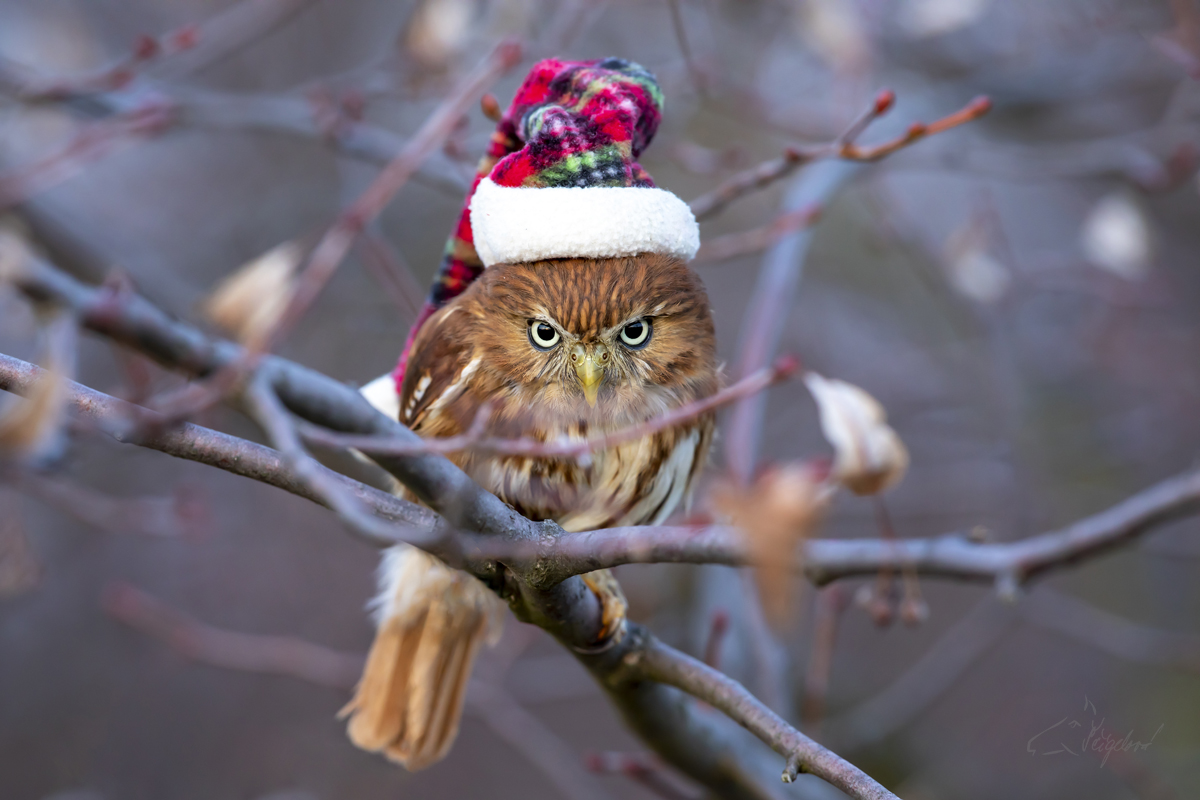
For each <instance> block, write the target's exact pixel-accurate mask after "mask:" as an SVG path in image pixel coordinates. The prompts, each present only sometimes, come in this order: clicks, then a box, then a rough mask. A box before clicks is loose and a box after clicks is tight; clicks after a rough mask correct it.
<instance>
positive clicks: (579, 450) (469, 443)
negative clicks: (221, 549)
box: [303, 357, 800, 458]
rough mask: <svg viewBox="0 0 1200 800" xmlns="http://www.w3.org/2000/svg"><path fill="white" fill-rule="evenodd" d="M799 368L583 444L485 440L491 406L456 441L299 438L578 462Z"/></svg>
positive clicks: (751, 380)
mask: <svg viewBox="0 0 1200 800" xmlns="http://www.w3.org/2000/svg"><path fill="white" fill-rule="evenodd" d="M799 368H800V362H799V361H798V360H796V359H795V358H792V357H784V358H780V359H779V360H778V361H776V363H775V365H774V366H773V367H770V368H768V369H764V370H759V371H758V372H756V373H754V374H753V375H750V376H749V377H747V378H745V379H743V380H740V381H738V382H737V383H735V384H733V385H732V386H727V387H725V388H724V389H722V390H720V391H719V392H717V393H716V394H714V395H712V396H710V397H706V398H704V399H702V400H693V401H692V402H690V403H685V404H683V405H682V406H680V407H679V408H676V409H674V410H672V411H669V412H667V413H665V414H662V415H660V416H657V417H653V418H652V419H649V420H646V421H645V422H642V423H640V424H638V425H631V426H630V427H628V428H622V429H621V430H618V431H614V432H612V433H606V434H602V435H600V436H592V437H589V438H587V439H584V440H583V441H570V440H563V439H559V440H554V441H549V442H539V441H535V440H532V439H525V438H522V439H495V438H489V437H487V436H485V432H486V424H487V420H488V417H489V416H490V414H491V408H490V407H484V408H482V409H480V412H479V413H478V414H477V415H476V417H475V420H474V422H472V424H471V427H470V428H468V429H467V431H465V432H464V433H462V434H460V435H458V436H448V437H446V438H444V439H426V440H423V441H421V442H411V441H407V440H396V439H392V438H385V437H378V436H352V435H345V434H338V433H331V432H330V431H327V430H322V429H320V428H317V427H316V426H312V425H307V426H304V428H303V432H304V437H305V438H306V439H308V440H309V441H312V442H316V443H319V444H324V445H328V446H331V447H353V448H355V449H357V450H361V451H362V452H363V453H366V454H368V455H376V456H383V455H389V456H396V455H418V454H422V453H440V454H447V453H457V452H461V451H463V450H478V451H481V452H489V453H498V454H502V455H524V456H540V457H553V458H583V457H586V456H588V455H589V454H591V453H593V452H595V451H597V450H604V449H607V448H610V447H616V446H617V445H620V444H625V443H626V442H632V441H636V440H637V439H641V438H642V437H644V436H649V435H650V434H652V433H655V432H657V431H661V430H663V429H665V428H670V427H673V426H675V425H681V424H683V423H685V422H689V421H691V420H693V419H695V418H696V417H699V416H701V415H703V414H707V413H708V412H710V411H714V410H716V409H718V408H721V407H723V406H726V405H728V404H730V403H734V402H737V401H738V400H740V399H742V398H744V397H748V396H750V395H754V394H757V393H759V392H761V391H763V390H765V389H767V388H768V387H770V386H772V385H774V384H776V383H778V382H780V381H782V380H786V379H787V378H789V377H791V376H792V375H794V374H795V373H796V371H797V370H798V369H799Z"/></svg>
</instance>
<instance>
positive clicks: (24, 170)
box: [0, 103, 171, 211]
mask: <svg viewBox="0 0 1200 800" xmlns="http://www.w3.org/2000/svg"><path fill="white" fill-rule="evenodd" d="M170 123H171V112H170V109H169V107H167V106H164V105H162V104H158V103H149V104H144V105H142V106H140V107H139V108H137V109H134V110H132V111H130V112H128V113H125V114H120V115H117V116H114V117H111V118H108V119H104V120H100V121H98V122H93V123H89V124H85V125H84V126H83V127H82V128H81V129H80V130H79V132H78V133H76V134H75V135H74V136H72V137H71V138H70V140H68V141H67V142H66V144H64V145H62V146H61V147H58V148H57V149H55V150H54V151H53V152H51V153H49V154H47V155H45V156H42V157H41V158H39V159H38V160H36V161H34V162H33V163H32V164H27V165H25V166H22V167H18V168H16V169H15V170H11V171H9V172H6V173H4V174H2V175H0V211H4V210H6V209H9V208H11V207H12V206H15V205H17V204H19V203H22V202H24V201H25V200H27V199H29V197H31V196H32V195H34V194H37V193H38V192H41V191H44V190H46V189H49V188H51V187H52V186H54V185H55V184H58V183H61V182H62V181H65V180H67V179H68V178H70V177H71V176H73V175H74V174H75V173H76V172H77V171H78V170H80V169H81V168H82V167H83V166H84V165H85V164H87V163H88V162H92V161H96V160H99V159H100V158H103V157H104V156H106V155H108V154H109V153H111V152H113V150H115V149H116V148H117V147H118V146H119V145H120V144H122V143H127V142H129V141H132V140H134V139H137V138H140V137H149V136H153V135H155V134H158V133H161V132H162V131H163V130H165V129H166V128H167V127H168V126H169V125H170Z"/></svg>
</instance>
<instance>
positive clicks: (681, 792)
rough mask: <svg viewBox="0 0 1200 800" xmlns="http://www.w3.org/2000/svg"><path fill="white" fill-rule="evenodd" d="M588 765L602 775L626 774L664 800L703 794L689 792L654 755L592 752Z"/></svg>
mask: <svg viewBox="0 0 1200 800" xmlns="http://www.w3.org/2000/svg"><path fill="white" fill-rule="evenodd" d="M584 764H585V765H586V766H587V768H588V770H589V771H591V772H595V773H596V774H598V775H624V776H625V777H626V778H629V779H630V780H632V781H634V782H635V783H637V784H639V785H640V786H642V788H644V789H646V790H647V791H649V792H650V793H651V794H653V795H655V796H656V797H661V798H663V800H697V799H698V798H699V794H697V793H696V792H695V791H687V790H686V788H685V787H684V786H682V785H680V782H679V781H678V780H674V779H673V778H674V776H673V775H671V773H669V772H667V768H666V766H665V765H664V764H663V763H662V762H661V761H659V760H658V759H657V758H655V757H654V756H653V755H651V754H650V753H617V752H612V751H609V752H605V753H590V754H589V755H588V756H587V757H586V758H585V759H584Z"/></svg>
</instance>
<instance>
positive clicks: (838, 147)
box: [689, 90, 992, 219]
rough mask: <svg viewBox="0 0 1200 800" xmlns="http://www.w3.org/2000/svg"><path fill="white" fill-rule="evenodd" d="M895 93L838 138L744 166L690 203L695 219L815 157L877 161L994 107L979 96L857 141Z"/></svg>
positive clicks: (880, 99)
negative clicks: (876, 139)
mask: <svg viewBox="0 0 1200 800" xmlns="http://www.w3.org/2000/svg"><path fill="white" fill-rule="evenodd" d="M895 100H896V96H895V95H894V94H893V93H892V92H891V91H888V90H884V91H882V92H880V93H879V94H878V96H876V98H875V102H874V103H872V104H871V107H870V108H868V109H867V110H866V111H864V112H863V113H862V114H861V115H860V116H859V118H858V119H857V120H855V121H854V122H853V123H852V124H851V125H850V127H849V128H847V129H846V131H845V132H844V133H842V135H841V136H839V137H838V138H837V139H836V140H834V141H832V142H830V143H828V144H823V145H816V146H808V147H802V146H799V145H793V146H791V147H788V148H787V149H785V150H784V151H783V155H781V156H779V157H778V158H775V159H772V160H771V161H764V162H763V163H762V164H759V165H758V166H756V167H751V168H750V169H747V170H743V171H742V172H739V173H737V174H736V175H734V176H733V177H731V178H729V179H728V180H726V181H725V182H724V183H722V184H721V185H720V186H718V187H717V188H716V189H713V190H712V191H710V192H708V193H707V194H703V195H701V196H700V197H697V198H696V199H695V200H693V201H692V202H691V203H689V205H690V206H691V208H692V213H693V214H695V215H696V219H706V218H708V217H711V216H713V215H715V214H717V213H719V212H721V211H722V210H724V209H725V207H726V206H727V205H729V204H730V203H732V202H733V201H734V200H737V199H738V198H739V197H742V196H744V195H747V194H749V193H750V192H752V191H755V190H756V189H762V188H764V187H766V186H769V185H770V184H772V183H774V182H775V181H777V180H779V179H781V178H786V177H787V176H788V175H791V174H792V173H793V172H795V171H796V170H798V169H799V168H800V167H803V166H805V165H807V164H811V163H813V162H814V161H823V160H827V159H841V160H843V161H852V162H859V163H869V162H872V161H878V160H880V159H881V158H884V157H886V156H889V155H891V154H892V153H894V152H896V151H897V150H902V149H903V148H905V147H908V146H909V145H911V144H914V143H916V142H919V141H920V140H922V139H924V138H926V137H928V136H932V135H935V134H938V133H942V132H944V131H947V130H950V129H951V128H956V127H958V126H959V125H962V124H964V123H966V122H971V121H972V120H976V119H979V118H980V117H982V116H983V115H984V114H986V113H987V112H988V111H990V110H991V107H992V104H991V101H990V100H988V99H987V98H986V97H977V98H975V99H974V100H972V101H971V102H970V103H968V104H967V105H965V106H963V107H962V108H961V109H959V110H958V111H955V112H954V113H953V114H949V115H947V116H945V117H942V118H941V119H938V120H935V121H934V122H931V123H929V124H928V125H926V124H924V123H921V122H914V123H913V124H912V125H910V126H909V128H908V130H907V131H905V133H904V134H903V135H902V136H898V137H896V138H895V139H891V140H889V141H887V142H884V143H882V144H878V145H873V146H870V147H864V146H862V145H859V144H858V137H859V136H860V135H862V133H863V132H864V131H865V130H866V129H867V127H868V126H870V124H871V123H872V122H874V121H875V120H877V119H879V117H881V116H883V115H884V114H886V113H887V112H888V111H889V110H890V109H891V108H892V105H893V104H894V103H895Z"/></svg>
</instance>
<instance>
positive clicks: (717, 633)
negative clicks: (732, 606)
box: [704, 608, 729, 669]
mask: <svg viewBox="0 0 1200 800" xmlns="http://www.w3.org/2000/svg"><path fill="white" fill-rule="evenodd" d="M727 633H729V612H728V611H726V610H725V609H723V608H718V609H717V610H716V611H714V612H713V615H712V621H711V622H710V623H709V626H708V641H707V642H705V643H704V663H705V664H708V665H709V666H710V667H712V668H713V669H720V668H721V646H722V645H724V644H725V634H727Z"/></svg>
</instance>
